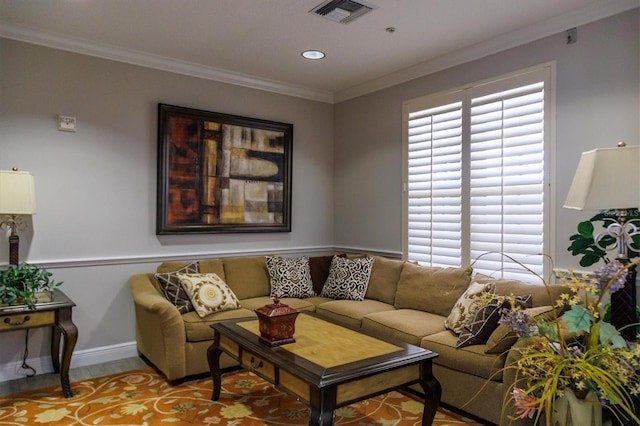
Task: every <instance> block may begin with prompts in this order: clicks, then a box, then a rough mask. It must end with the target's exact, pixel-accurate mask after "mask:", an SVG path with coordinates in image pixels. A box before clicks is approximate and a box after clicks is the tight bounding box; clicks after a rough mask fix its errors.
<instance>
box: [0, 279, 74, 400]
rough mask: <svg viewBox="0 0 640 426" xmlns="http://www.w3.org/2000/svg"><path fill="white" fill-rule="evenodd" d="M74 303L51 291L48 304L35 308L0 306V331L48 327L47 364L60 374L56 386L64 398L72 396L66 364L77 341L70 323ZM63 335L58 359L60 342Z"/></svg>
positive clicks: (56, 291)
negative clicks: (49, 339)
mask: <svg viewBox="0 0 640 426" xmlns="http://www.w3.org/2000/svg"><path fill="white" fill-rule="evenodd" d="M74 306H76V304H75V303H74V302H73V301H72V300H71V299H69V297H68V296H67V295H66V294H64V293H63V292H61V291H60V290H55V291H54V292H53V297H52V300H51V302H45V303H37V304H36V308H35V309H29V308H28V307H27V306H25V305H19V306H18V305H16V306H4V307H0V332H5V331H14V330H26V329H28V328H36V327H51V329H52V333H51V362H52V363H53V371H54V372H56V373H60V384H61V385H62V392H63V393H64V397H65V398H70V397H72V396H73V392H72V391H71V383H70V382H69V365H70V364H71V355H72V354H73V348H75V346H76V341H77V340H78V328H77V327H76V325H75V324H74V323H73V321H72V320H71V310H72V308H73V307H74ZM62 336H64V344H63V347H62V356H60V339H61V337H62Z"/></svg>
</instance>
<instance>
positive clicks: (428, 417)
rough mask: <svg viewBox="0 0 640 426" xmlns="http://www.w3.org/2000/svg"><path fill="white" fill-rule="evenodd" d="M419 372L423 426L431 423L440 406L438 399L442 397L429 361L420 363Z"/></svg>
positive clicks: (440, 387) (438, 383) (440, 388)
mask: <svg viewBox="0 0 640 426" xmlns="http://www.w3.org/2000/svg"><path fill="white" fill-rule="evenodd" d="M420 370H421V377H420V385H421V386H422V390H423V391H424V411H423V413H422V424H423V426H424V425H430V424H432V423H433V419H434V417H435V416H436V411H437V410H438V405H439V404H440V397H441V396H442V386H441V385H440V382H439V381H438V379H436V378H435V376H434V375H433V371H432V368H431V360H430V359H428V360H425V361H423V362H422V364H421V365H420Z"/></svg>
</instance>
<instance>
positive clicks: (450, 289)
mask: <svg viewBox="0 0 640 426" xmlns="http://www.w3.org/2000/svg"><path fill="white" fill-rule="evenodd" d="M470 281H471V268H466V269H463V268H428V267H424V266H419V265H414V264H413V263H409V262H405V263H404V265H403V266H402V273H401V274H400V281H398V290H397V292H396V298H395V302H394V305H395V307H396V308H398V309H416V310H419V311H426V312H431V313H433V314H438V315H442V316H444V317H446V316H447V315H449V313H450V312H451V309H452V308H453V305H454V304H455V303H456V301H457V300H458V298H459V297H460V296H462V293H464V292H465V290H466V289H467V287H469V283H470ZM442 321H443V323H444V318H443V320H442ZM443 327H444V326H443Z"/></svg>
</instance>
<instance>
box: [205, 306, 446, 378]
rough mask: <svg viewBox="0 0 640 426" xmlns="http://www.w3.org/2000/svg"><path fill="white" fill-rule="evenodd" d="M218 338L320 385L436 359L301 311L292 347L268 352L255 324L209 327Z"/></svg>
mask: <svg viewBox="0 0 640 426" xmlns="http://www.w3.org/2000/svg"><path fill="white" fill-rule="evenodd" d="M211 327H213V328H214V329H215V330H216V331H218V332H219V333H220V334H222V335H224V336H227V337H228V338H230V339H231V340H233V341H235V342H237V343H239V344H240V345H241V346H243V347H245V348H246V349H248V350H250V351H252V352H254V353H255V354H256V355H258V356H260V357H263V358H265V359H266V360H268V361H269V362H272V363H274V364H275V365H278V366H283V367H287V368H288V369H290V370H295V372H296V373H297V374H298V375H300V376H301V377H304V378H305V379H306V380H308V381H310V382H312V383H316V384H317V385H320V386H326V385H327V384H330V383H332V382H341V381H346V380H350V379H352V378H354V377H361V376H363V375H367V374H373V373H379V372H381V371H385V370H388V369H393V368H398V367H399V366H402V365H409V364H414V363H417V362H421V361H423V360H425V359H430V358H435V357H437V356H438V355H437V354H436V353H434V352H431V351H429V350H426V349H423V348H420V347H417V346H413V345H410V344H407V343H404V342H401V341H397V340H393V339H390V338H386V337H382V336H376V335H373V334H371V333H367V332H365V331H363V330H356V329H353V328H350V327H348V326H345V325H339V324H336V323H333V322H330V321H328V320H326V319H322V318H320V317H319V316H317V315H316V314H312V313H306V312H301V313H300V314H299V315H298V317H297V319H296V324H295V334H294V338H295V339H296V341H295V342H294V343H289V344H286V345H282V346H276V347H270V346H267V345H265V344H263V343H260V339H259V336H260V331H259V323H258V320H257V319H241V320H232V321H223V322H220V323H216V324H213V325H212V326H211Z"/></svg>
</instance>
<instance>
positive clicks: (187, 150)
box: [156, 103, 293, 235]
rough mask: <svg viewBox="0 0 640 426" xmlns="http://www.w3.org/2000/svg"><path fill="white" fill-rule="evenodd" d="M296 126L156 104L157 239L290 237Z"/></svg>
mask: <svg viewBox="0 0 640 426" xmlns="http://www.w3.org/2000/svg"><path fill="white" fill-rule="evenodd" d="M292 143H293V124H288V123H280V122H275V121H269V120H261V119H256V118H248V117H242V116H236V115H230V114H222V113H217V112H209V111H204V110H199V109H193V108H185V107H180V106H174V105H168V104H162V103H159V104H158V183H157V191H158V193H157V218H156V234H157V235H167V234H193V233H197V234H213V233H235V232H238V233H240V232H291V159H292Z"/></svg>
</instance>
